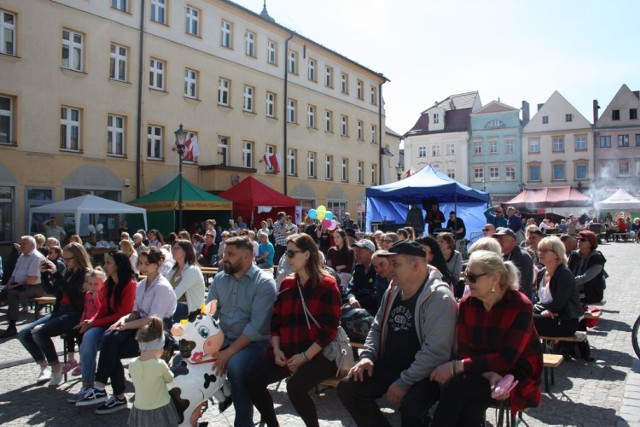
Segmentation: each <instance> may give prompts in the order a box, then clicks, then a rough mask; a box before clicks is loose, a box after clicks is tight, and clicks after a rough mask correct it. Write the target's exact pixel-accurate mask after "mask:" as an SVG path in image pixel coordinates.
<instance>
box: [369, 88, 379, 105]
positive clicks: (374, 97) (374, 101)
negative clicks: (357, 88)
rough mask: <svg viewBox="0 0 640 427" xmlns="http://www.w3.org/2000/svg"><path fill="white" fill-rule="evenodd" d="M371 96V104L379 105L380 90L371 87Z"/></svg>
mask: <svg viewBox="0 0 640 427" xmlns="http://www.w3.org/2000/svg"><path fill="white" fill-rule="evenodd" d="M369 95H370V97H371V104H373V105H378V88H377V87H375V86H374V85H371V87H370V88H369Z"/></svg>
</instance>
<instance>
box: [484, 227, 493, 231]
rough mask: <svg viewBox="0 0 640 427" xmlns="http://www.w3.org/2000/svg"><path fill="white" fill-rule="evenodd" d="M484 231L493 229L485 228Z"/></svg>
mask: <svg viewBox="0 0 640 427" xmlns="http://www.w3.org/2000/svg"><path fill="white" fill-rule="evenodd" d="M482 231H491V229H490V228H483V229H482Z"/></svg>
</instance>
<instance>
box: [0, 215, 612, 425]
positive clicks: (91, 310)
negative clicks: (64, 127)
mask: <svg viewBox="0 0 640 427" xmlns="http://www.w3.org/2000/svg"><path fill="white" fill-rule="evenodd" d="M414 208H417V207H416V206H414ZM506 212H507V214H506V215H505V214H504V211H503V208H502V207H500V206H496V207H493V208H490V209H489V210H487V212H486V215H487V219H488V223H487V224H486V225H485V226H484V227H483V229H482V232H483V234H484V237H482V238H481V239H479V240H478V241H476V242H475V243H473V245H471V247H470V248H469V249H468V252H469V258H468V260H466V261H465V260H463V254H462V253H461V251H460V250H458V249H459V246H458V242H459V241H460V240H463V239H464V237H465V234H466V229H465V226H464V222H463V221H462V219H460V218H457V217H456V215H455V212H451V213H450V216H449V224H448V225H449V227H447V228H448V229H450V231H451V232H448V231H444V230H438V229H439V228H440V226H441V224H442V222H444V215H442V213H441V212H440V211H439V208H438V207H437V205H434V207H433V209H432V210H430V211H429V214H428V215H427V218H426V219H427V221H426V224H427V225H428V227H429V228H428V230H431V231H434V233H431V234H433V235H431V234H429V233H427V234H424V235H422V234H421V230H416V228H414V227H412V226H409V227H406V228H401V229H399V230H397V231H396V232H386V233H385V232H382V231H376V232H375V233H360V232H358V231H357V230H356V229H354V228H353V227H354V226H355V224H354V223H353V221H351V220H350V218H349V217H345V221H344V222H343V223H341V224H339V225H338V226H337V227H336V228H335V229H326V228H325V227H323V226H322V224H321V223H319V222H318V221H313V220H311V219H309V218H308V219H307V220H306V221H305V224H304V225H303V226H302V227H298V226H297V225H296V224H294V223H293V221H292V218H291V217H289V216H287V215H286V214H285V213H284V212H280V213H278V214H277V217H276V218H275V219H274V220H273V221H272V220H267V221H264V222H263V223H261V224H260V228H258V229H256V230H253V229H251V227H249V226H247V224H245V223H244V221H243V220H242V218H241V217H238V218H237V219H236V220H235V221H234V223H233V226H232V227H231V228H230V229H228V230H222V229H221V228H220V227H217V226H216V222H215V220H207V221H206V222H205V223H204V224H202V225H201V226H200V227H198V228H197V229H196V230H195V231H196V232H195V233H193V234H191V233H189V232H188V231H185V230H183V231H181V232H180V233H177V234H174V233H171V235H170V236H168V239H167V240H166V241H165V239H164V236H163V235H162V234H161V233H160V231H158V230H156V229H152V230H149V231H148V232H145V231H144V230H139V231H138V232H136V233H134V234H133V235H132V236H130V235H129V233H128V231H124V230H122V232H121V236H120V237H121V242H120V245H119V249H114V250H112V251H110V252H109V253H107V254H106V255H105V258H104V265H103V266H102V267H97V266H96V267H94V266H92V264H91V260H90V257H89V255H88V253H87V251H86V250H85V248H84V247H83V246H82V243H81V242H70V243H68V244H66V245H65V246H63V247H61V245H60V243H59V241H58V239H57V238H55V237H52V239H50V241H44V242H42V246H41V247H40V248H43V247H45V248H46V251H45V250H42V251H40V250H39V246H38V242H37V240H41V239H40V237H37V239H36V238H34V237H32V236H23V237H22V238H21V240H20V243H19V244H17V245H16V250H17V251H19V257H17V259H16V262H15V267H14V269H13V271H12V272H11V273H10V274H11V275H10V279H9V280H8V287H5V289H4V290H3V292H2V294H0V299H3V300H5V301H6V303H7V304H8V306H9V307H8V311H7V321H8V327H7V329H6V330H5V331H4V333H3V334H2V336H1V337H2V338H9V337H12V336H14V335H16V334H17V335H18V338H19V340H20V342H21V343H22V345H23V346H24V347H25V349H26V350H27V351H28V352H29V354H30V355H31V356H32V358H33V360H34V361H35V362H36V363H37V364H38V365H39V366H40V373H39V375H38V377H37V378H36V379H35V380H36V382H38V383H44V382H46V381H48V382H49V385H50V386H57V385H59V384H61V383H62V381H63V374H64V373H66V372H70V373H72V374H78V375H81V381H82V388H81V389H80V391H79V392H78V393H76V394H74V395H70V396H67V397H66V399H67V400H68V402H69V403H72V404H75V405H76V406H79V407H83V406H92V405H99V406H98V408H97V409H96V411H95V412H96V413H97V414H101V415H102V414H110V413H113V412H116V411H119V410H122V409H125V408H127V407H128V404H127V400H126V397H125V391H126V382H125V378H126V376H125V368H124V365H123V362H122V360H123V359H130V358H136V359H135V361H134V362H131V363H130V364H129V368H128V369H129V372H130V375H131V378H132V379H133V383H134V386H135V393H136V399H135V402H136V403H135V405H134V409H133V410H132V412H131V413H130V418H129V420H130V425H147V424H155V425H174V424H175V422H176V421H175V420H176V418H175V409H172V408H171V405H170V402H169V398H168V394H167V393H165V392H164V391H162V392H160V391H159V390H164V388H163V387H161V385H162V384H164V383H166V382H170V381H171V378H172V376H173V375H174V374H173V372H172V369H170V368H169V366H170V365H168V364H166V363H165V362H164V361H163V360H162V358H161V355H162V354H163V350H167V349H168V348H169V345H170V343H171V335H170V333H169V331H170V327H171V325H172V324H173V323H175V322H179V321H180V320H181V319H184V318H186V317H187V316H188V315H189V314H190V313H193V312H196V311H199V310H200V308H201V306H202V305H203V304H204V303H209V302H214V303H215V304H216V317H217V321H218V323H219V326H220V328H221V330H222V332H223V333H224V344H223V346H222V348H221V350H220V351H219V353H218V354H217V358H216V362H215V367H214V369H215V372H214V373H215V374H216V375H226V377H227V378H228V380H229V382H230V385H231V393H232V401H233V405H234V407H235V423H234V424H235V425H236V426H252V425H253V409H254V408H255V409H257V410H258V412H259V413H260V417H261V420H262V421H263V422H264V423H265V424H266V425H267V426H277V425H278V418H277V415H276V409H275V408H274V403H273V399H272V396H271V393H270V392H269V389H268V385H269V384H271V383H274V382H277V381H280V380H282V379H283V378H289V379H288V381H287V394H288V396H289V399H290V400H291V403H292V405H293V407H294V409H295V410H296V411H297V413H298V415H299V416H300V417H301V418H302V420H303V421H304V423H305V425H308V426H317V425H319V423H318V415H317V410H316V406H315V403H314V401H313V399H312V398H311V397H310V396H309V393H310V391H311V390H313V388H314V387H315V386H317V385H318V384H319V383H320V382H321V381H323V380H324V379H326V378H328V377H331V376H333V375H335V373H336V363H335V360H334V359H335V357H336V356H335V355H333V356H332V355H330V354H328V353H327V352H326V351H325V350H326V349H327V348H328V347H329V346H330V343H331V342H332V341H333V340H335V339H336V336H337V334H338V327H339V325H340V323H341V315H342V314H343V313H344V312H345V310H347V311H348V310H361V311H362V312H364V313H366V314H367V315H368V316H369V318H370V319H373V320H372V323H371V324H370V325H368V332H366V331H365V334H364V336H362V338H363V340H364V342H363V346H364V347H363V350H362V351H361V352H360V354H359V360H358V361H357V363H355V365H354V366H353V367H352V368H351V369H350V370H349V371H348V374H347V375H346V376H345V377H344V378H343V379H342V381H341V382H340V384H339V385H338V388H337V392H338V396H339V399H340V401H341V402H342V404H343V405H344V407H345V408H346V409H347V410H348V412H349V413H350V414H351V416H352V417H353V419H354V420H355V422H356V424H358V425H389V422H388V420H387V419H386V418H385V416H384V414H383V413H382V412H381V410H380V408H379V407H378V404H377V403H376V399H378V398H379V397H381V396H386V398H387V400H388V401H389V402H390V403H391V404H392V405H394V406H396V407H398V408H399V412H400V415H401V420H402V425H407V426H409V425H411V426H414V425H415V426H419V425H426V424H428V423H429V422H431V425H433V426H455V425H480V423H481V421H482V420H483V417H484V411H485V410H486V408H487V407H489V406H490V405H492V404H495V403H496V401H497V400H503V399H506V398H509V399H510V404H511V409H512V410H513V411H517V410H520V409H523V408H525V407H531V406H536V405H538V404H539V402H540V377H541V372H542V347H541V344H540V338H539V337H540V336H566V335H570V334H573V333H574V332H575V331H576V330H578V329H580V328H581V327H583V323H582V321H581V320H582V317H583V315H584V307H583V305H584V304H588V303H592V302H597V301H600V300H601V299H602V297H603V291H604V288H605V279H606V271H605V270H604V264H605V262H606V260H605V259H604V256H602V254H601V253H600V252H599V251H598V250H597V247H598V236H596V235H595V234H594V233H593V232H591V231H589V230H586V229H583V230H580V231H576V230H574V233H570V232H569V230H567V234H566V235H563V236H561V237H558V236H552V235H546V234H545V230H544V229H541V227H540V226H538V225H535V224H534V225H526V223H523V221H522V219H521V218H519V217H518V216H517V215H516V213H515V209H513V208H508V209H507V210H506ZM417 218H418V217H417V216H416V217H415V218H413V220H414V221H418V219H417ZM420 220H422V226H423V227H424V224H425V221H424V219H423V218H422V215H420ZM438 224H440V225H438ZM436 230H438V231H437V232H436ZM54 231H55V232H58V230H56V229H54ZM192 231H193V230H192ZM416 231H417V233H416ZM58 234H59V237H60V238H64V236H62V235H61V233H59V232H58ZM435 234H437V235H435ZM42 237H43V238H44V236H42ZM466 249H467V248H466V247H465V248H464V250H465V252H466ZM43 252H44V254H43ZM45 254H46V255H45ZM203 267H218V269H219V270H218V273H217V274H216V275H215V276H214V277H213V279H212V281H211V283H205V279H204V276H203V274H202V271H201V268H203ZM274 270H275V272H276V273H275V274H274ZM138 278H142V280H139V281H138ZM45 294H50V295H54V296H55V297H56V303H55V306H54V308H53V310H52V311H51V313H50V314H47V315H45V316H43V317H41V318H39V319H38V320H37V321H35V322H33V323H30V324H28V325H25V326H23V327H22V328H21V329H20V331H19V332H18V331H17V326H16V322H17V320H18V315H19V312H20V307H21V304H23V302H24V300H27V299H30V298H34V297H38V296H42V295H45ZM343 326H344V325H343ZM347 332H349V331H347ZM60 335H64V336H65V345H66V346H67V348H68V351H69V355H70V357H69V360H68V362H67V363H66V364H63V363H62V362H60V361H59V360H58V355H57V352H56V350H55V346H54V344H53V341H52V338H54V337H57V336H60ZM352 339H353V336H352ZM76 347H77V348H78V351H79V357H76V355H75V353H76ZM178 357H179V356H178ZM179 360H180V359H177V360H174V362H173V364H174V365H175V364H177V363H179ZM506 375H512V376H513V377H514V378H515V380H517V381H518V383H517V385H516V386H515V388H514V389H513V390H511V391H508V392H506V393H502V394H496V393H495V387H496V384H498V383H499V382H500V381H501V380H502V378H503V377H505V376H506ZM109 383H110V384H111V388H112V391H111V394H109V392H108V391H107V389H106V386H107V384H109ZM436 402H438V403H437V408H436V410H435V412H434V413H433V419H432V420H431V419H430V416H429V414H430V409H431V407H432V406H433V405H434V404H435V403H436ZM159 420H160V421H159ZM161 420H165V421H161ZM163 423H164V424H163ZM167 423H168V424H167Z"/></svg>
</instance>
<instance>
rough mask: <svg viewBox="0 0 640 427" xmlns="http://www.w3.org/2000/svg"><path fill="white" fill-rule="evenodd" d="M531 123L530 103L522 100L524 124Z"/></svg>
mask: <svg viewBox="0 0 640 427" xmlns="http://www.w3.org/2000/svg"><path fill="white" fill-rule="evenodd" d="M527 123H529V103H528V102H527V101H522V126H526V125H527Z"/></svg>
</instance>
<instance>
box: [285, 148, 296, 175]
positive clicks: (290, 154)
mask: <svg viewBox="0 0 640 427" xmlns="http://www.w3.org/2000/svg"><path fill="white" fill-rule="evenodd" d="M297 157H298V151H297V150H296V149H295V148H289V149H287V175H289V176H296V175H297V173H298V168H297V160H296V159H297Z"/></svg>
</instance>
